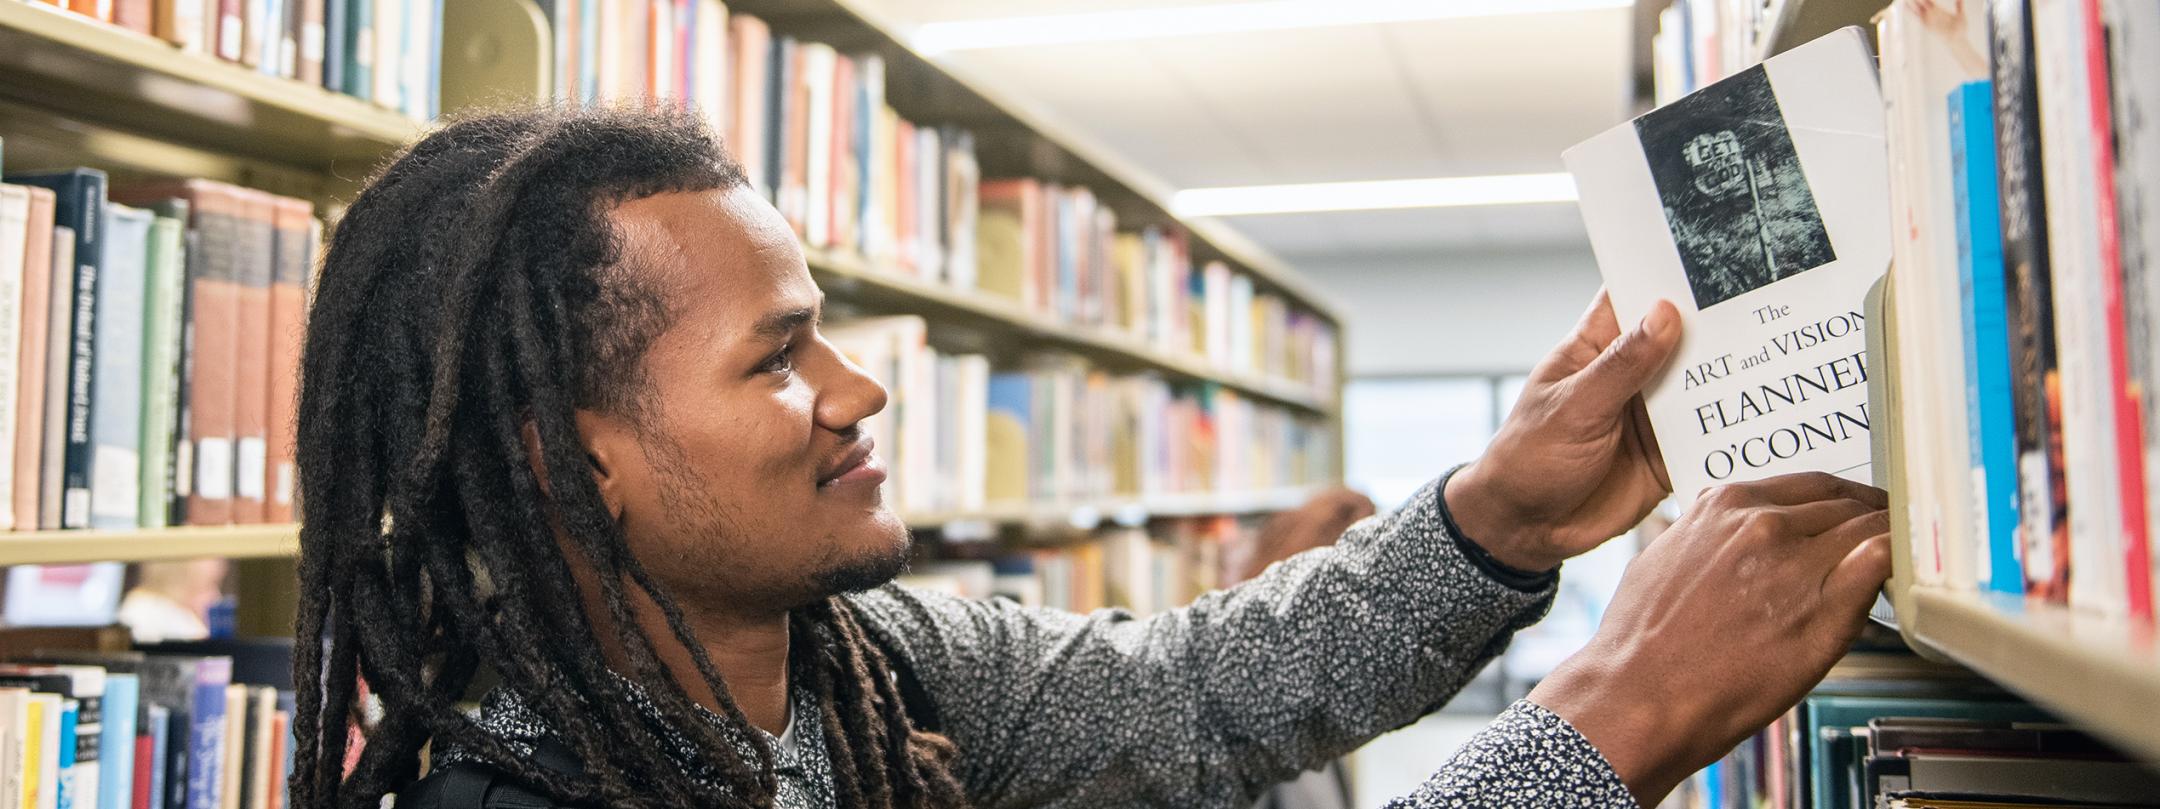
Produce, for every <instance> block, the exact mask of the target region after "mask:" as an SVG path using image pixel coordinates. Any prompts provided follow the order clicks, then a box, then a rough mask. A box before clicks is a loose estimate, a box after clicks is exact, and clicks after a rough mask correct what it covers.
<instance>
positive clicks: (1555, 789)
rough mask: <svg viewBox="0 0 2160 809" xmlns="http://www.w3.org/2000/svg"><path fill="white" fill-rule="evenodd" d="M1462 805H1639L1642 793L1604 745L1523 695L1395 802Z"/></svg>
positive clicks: (1401, 806)
mask: <svg viewBox="0 0 2160 809" xmlns="http://www.w3.org/2000/svg"><path fill="white" fill-rule="evenodd" d="M1454 806H1479V807H1510V808H1512V807H1547V806H1574V807H1599V808H1600V809H1604V808H1608V807H1609V809H1636V803H1635V796H1634V795H1633V794H1632V793H1630V792H1629V791H1628V788H1627V786H1626V785H1625V784H1623V783H1622V782H1621V780H1620V777H1619V776H1618V775H1616V774H1614V772H1613V768H1612V766H1611V765H1610V764H1608V763H1606V760H1605V757H1604V756H1603V755H1602V754H1600V753H1599V751H1598V749H1597V748H1596V747H1593V746H1591V744H1590V742H1589V741H1588V740H1586V739H1584V738H1583V736H1582V734H1580V733H1577V732H1576V731H1575V729H1574V728H1573V727H1571V726H1569V725H1568V723H1567V722H1566V720H1563V719H1561V718H1560V717H1559V716H1558V715H1555V714H1554V713H1553V712H1551V711H1548V710H1545V709H1544V708H1542V707H1539V706H1538V705H1537V704H1535V703H1532V702H1529V701H1523V702H1518V703H1515V705H1514V706H1513V707H1511V708H1509V709H1508V710H1507V712H1505V713H1502V714H1501V715H1500V717H1499V718H1498V719H1495V720H1493V723H1492V724H1491V725H1489V726H1487V727H1486V728H1485V730H1484V731H1482V732H1480V733H1478V735H1477V736H1475V737H1472V738H1471V739H1470V742H1469V743H1468V744H1465V745H1463V748H1462V749H1461V750H1459V751H1457V752H1456V753H1455V755H1454V757H1452V758H1450V759H1448V763H1447V764H1446V766H1443V767H1441V768H1440V771H1439V772H1436V773H1434V774H1433V776H1432V778H1431V779H1430V780H1427V781H1426V782H1425V783H1424V784H1423V785H1422V786H1420V787H1418V790H1417V791H1416V792H1413V793H1410V794H1409V795H1406V796H1403V797H1401V798H1398V799H1396V800H1395V801H1393V802H1391V803H1389V804H1388V807H1387V809H1441V807H1454Z"/></svg>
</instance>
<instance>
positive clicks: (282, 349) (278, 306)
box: [264, 197, 315, 523]
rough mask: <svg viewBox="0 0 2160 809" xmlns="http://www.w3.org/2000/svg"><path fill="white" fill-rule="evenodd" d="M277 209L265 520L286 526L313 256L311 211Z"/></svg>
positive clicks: (294, 477) (287, 202) (284, 201)
mask: <svg viewBox="0 0 2160 809" xmlns="http://www.w3.org/2000/svg"><path fill="white" fill-rule="evenodd" d="M277 206H278V207H277V222H276V224H277V228H276V232H277V255H276V265H275V268H274V271H273V277H272V279H271V285H270V349H269V363H270V369H269V370H270V375H269V403H268V415H267V419H268V452H269V463H268V467H267V469H268V475H269V479H268V482H267V486H268V491H267V494H268V498H267V502H266V504H265V509H264V516H265V519H266V520H267V521H268V522H274V523H286V522H292V520H293V492H294V490H295V488H296V486H297V485H298V484H297V481H298V470H297V467H296V466H295V452H296V450H297V447H296V446H295V442H296V440H297V437H298V432H297V430H298V425H297V424H296V422H295V421H294V419H295V417H296V414H297V413H298V411H299V406H300V344H301V340H302V338H303V337H304V333H303V328H304V324H303V319H304V317H305V315H306V312H307V276H308V267H309V266H310V265H311V263H312V262H313V261H314V252H315V245H314V243H313V241H312V239H313V237H312V235H311V232H310V231H311V227H310V225H311V224H312V223H313V222H314V221H315V208H314V206H313V205H310V204H309V203H307V202H305V201H303V200H298V199H292V198H290V197H280V198H278V200H277Z"/></svg>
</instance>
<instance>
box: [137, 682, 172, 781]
mask: <svg viewBox="0 0 2160 809" xmlns="http://www.w3.org/2000/svg"><path fill="white" fill-rule="evenodd" d="M171 723H172V711H171V710H169V709H167V708H166V707H165V706H163V705H157V704H147V703H146V704H145V705H144V706H143V715H142V735H146V736H149V737H150V750H149V755H150V789H149V794H150V805H151V806H164V805H165V804H164V796H165V794H166V792H165V790H166V789H167V788H168V787H167V786H166V783H165V780H166V778H167V775H166V773H168V772H169V771H170V768H169V767H168V766H167V763H168V762H170V761H171V760H172V759H171V758H170V757H171V755H172V733H171V727H170V725H171Z"/></svg>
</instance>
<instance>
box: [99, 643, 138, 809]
mask: <svg viewBox="0 0 2160 809" xmlns="http://www.w3.org/2000/svg"><path fill="white" fill-rule="evenodd" d="M141 698H142V681H141V680H140V679H139V678H137V677H136V676H135V675H133V674H118V673H108V674H106V675H105V703H104V707H103V717H104V728H103V730H102V731H101V732H100V736H99V744H98V790H97V805H98V807H99V809H128V804H129V803H130V802H131V801H132V800H133V799H134V796H135V775H136V766H135V764H136V763H135V748H136V743H135V742H136V739H135V736H136V734H135V730H136V719H137V717H138V715H139V714H140V708H141Z"/></svg>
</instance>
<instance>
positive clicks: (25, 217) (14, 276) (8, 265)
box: [0, 185, 51, 528]
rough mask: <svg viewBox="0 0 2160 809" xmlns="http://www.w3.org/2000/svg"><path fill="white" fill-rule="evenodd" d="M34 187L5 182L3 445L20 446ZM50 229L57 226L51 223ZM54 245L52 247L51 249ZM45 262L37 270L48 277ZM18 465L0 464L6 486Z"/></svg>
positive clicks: (9, 520) (10, 513)
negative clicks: (24, 318) (18, 422)
mask: <svg viewBox="0 0 2160 809" xmlns="http://www.w3.org/2000/svg"><path fill="white" fill-rule="evenodd" d="M30 197H31V194H30V188H29V187H28V186H20V185H0V447H8V448H11V449H12V448H13V447H14V446H15V429H16V419H15V408H16V406H17V405H18V402H19V399H18V398H17V390H18V389H19V386H20V384H21V383H20V380H21V378H22V375H23V374H22V372H23V369H24V366H23V364H22V362H21V359H22V357H21V355H20V354H19V353H18V352H19V349H20V348H21V344H20V340H21V336H22V333H23V331H24V325H23V322H22V316H23V294H22V291H23V286H24V283H25V282H26V281H27V280H28V278H27V276H28V275H29V273H25V272H24V269H25V266H26V263H27V259H28V258H29V255H30V244H29V242H30V227H31V225H30ZM46 229H47V232H50V229H51V226H50V225H47V226H46ZM48 249H49V248H48ZM44 274H45V273H44V268H43V267H39V268H38V272H37V273H36V275H38V276H40V277H42V276H44ZM14 486H15V465H14V464H13V463H0V488H4V490H6V491H14ZM14 512H15V499H14V498H12V497H10V498H7V499H6V500H5V501H0V528H9V527H13V526H14V525H15V524H16V520H17V517H16V515H15V513H14Z"/></svg>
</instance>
